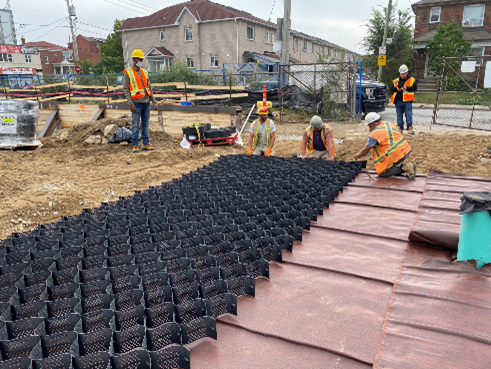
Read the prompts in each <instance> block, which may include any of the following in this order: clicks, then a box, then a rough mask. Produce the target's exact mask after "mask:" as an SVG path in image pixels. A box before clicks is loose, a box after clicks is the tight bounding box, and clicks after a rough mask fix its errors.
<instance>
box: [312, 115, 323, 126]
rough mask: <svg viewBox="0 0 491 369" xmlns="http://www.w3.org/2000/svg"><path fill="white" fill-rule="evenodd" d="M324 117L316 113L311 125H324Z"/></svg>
mask: <svg viewBox="0 0 491 369" xmlns="http://www.w3.org/2000/svg"><path fill="white" fill-rule="evenodd" d="M322 124H323V122H322V118H321V117H319V116H318V115H314V116H313V117H312V119H311V120H310V125H311V126H312V127H314V128H320V127H322Z"/></svg>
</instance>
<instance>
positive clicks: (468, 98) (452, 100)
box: [414, 91, 491, 105]
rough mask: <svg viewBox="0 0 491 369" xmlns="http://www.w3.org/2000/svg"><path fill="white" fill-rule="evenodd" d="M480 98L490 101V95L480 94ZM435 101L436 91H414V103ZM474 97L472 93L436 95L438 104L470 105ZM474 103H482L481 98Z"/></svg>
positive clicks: (432, 102)
mask: <svg viewBox="0 0 491 369" xmlns="http://www.w3.org/2000/svg"><path fill="white" fill-rule="evenodd" d="M480 96H481V97H482V99H483V100H484V101H486V102H489V103H491V95H487V94H486V95H485V94H481V95H480ZM435 101H436V93H418V92H417V91H416V96H415V98H414V103H415V104H434V103H435ZM473 101H474V97H473V95H472V94H470V93H469V94H466V93H461V94H448V93H447V94H446V93H443V94H440V96H439V97H438V103H439V104H459V105H472V103H473ZM476 105H484V104H483V102H482V101H481V99H479V98H477V99H476Z"/></svg>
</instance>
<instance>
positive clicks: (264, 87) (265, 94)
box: [263, 85, 267, 106]
mask: <svg viewBox="0 0 491 369" xmlns="http://www.w3.org/2000/svg"><path fill="white" fill-rule="evenodd" d="M266 98H267V92H266V85H263V106H266Z"/></svg>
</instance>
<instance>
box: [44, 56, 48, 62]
mask: <svg viewBox="0 0 491 369" xmlns="http://www.w3.org/2000/svg"><path fill="white" fill-rule="evenodd" d="M44 63H45V64H49V58H48V57H47V56H45V57H44Z"/></svg>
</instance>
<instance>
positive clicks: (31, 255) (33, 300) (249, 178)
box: [0, 156, 366, 368]
mask: <svg viewBox="0 0 491 369" xmlns="http://www.w3.org/2000/svg"><path fill="white" fill-rule="evenodd" d="M365 164H366V163H364V162H357V163H349V162H341V161H338V162H328V161H311V160H297V159H292V158H290V159H283V158H262V157H247V156H228V157H224V158H221V159H220V160H218V161H216V162H214V163H212V164H210V165H209V166H205V167H204V168H203V169H198V171H197V172H191V173H190V175H187V176H183V177H182V179H180V180H173V181H172V182H168V183H163V184H162V185H161V186H158V187H151V188H150V189H148V190H146V191H140V192H137V193H136V194H135V195H134V196H131V197H125V198H120V200H119V201H116V202H114V203H104V204H102V205H101V206H100V207H99V208H96V209H91V210H86V211H84V212H83V213H82V214H80V215H77V216H72V217H64V218H63V219H62V220H60V221H58V222H56V223H51V224H47V225H41V226H39V227H38V228H37V229H35V230H33V231H30V232H26V233H23V234H13V235H12V236H11V237H10V238H8V239H6V240H4V241H3V242H2V243H1V244H0V252H1V255H2V256H1V257H0V265H1V267H0V272H1V274H0V275H1V276H0V320H1V322H0V332H1V337H2V338H1V341H0V351H1V356H2V360H3V361H4V363H3V364H4V365H5V364H10V365H12V367H14V366H15V367H16V368H30V367H31V365H32V364H33V367H35V368H38V367H39V368H40V367H60V368H61V367H62V368H69V367H71V365H73V366H74V367H75V368H79V367H96V366H97V367H100V368H106V367H109V366H108V365H109V364H110V365H111V366H112V368H128V367H133V368H147V367H148V363H149V362H151V363H152V368H175V367H181V368H189V367H190V361H189V358H190V354H189V350H188V349H187V348H186V347H184V346H182V345H185V344H188V343H191V342H194V341H196V340H199V339H201V338H203V337H212V338H215V339H216V337H217V332H216V321H215V319H216V318H217V317H218V316H220V315H222V314H225V313H231V314H237V297H238V296H241V295H244V294H248V295H252V296H254V292H255V291H254V289H255V279H256V278H260V277H266V278H269V262H271V261H281V260H282V253H281V251H282V250H283V249H285V250H289V251H292V245H293V240H294V239H296V240H301V239H302V230H303V229H309V227H310V221H311V220H316V219H317V215H318V214H322V212H323V208H324V207H328V206H329V202H330V201H332V200H334V198H335V197H336V196H338V195H339V193H340V192H342V191H343V186H346V185H348V183H349V182H351V181H352V180H353V179H354V178H355V176H356V175H357V174H358V172H359V171H360V169H361V168H362V167H363V166H364V165H365ZM286 167H287V168H288V170H285V168H286ZM237 168H241V171H240V172H237V171H236V169H237Z"/></svg>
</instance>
